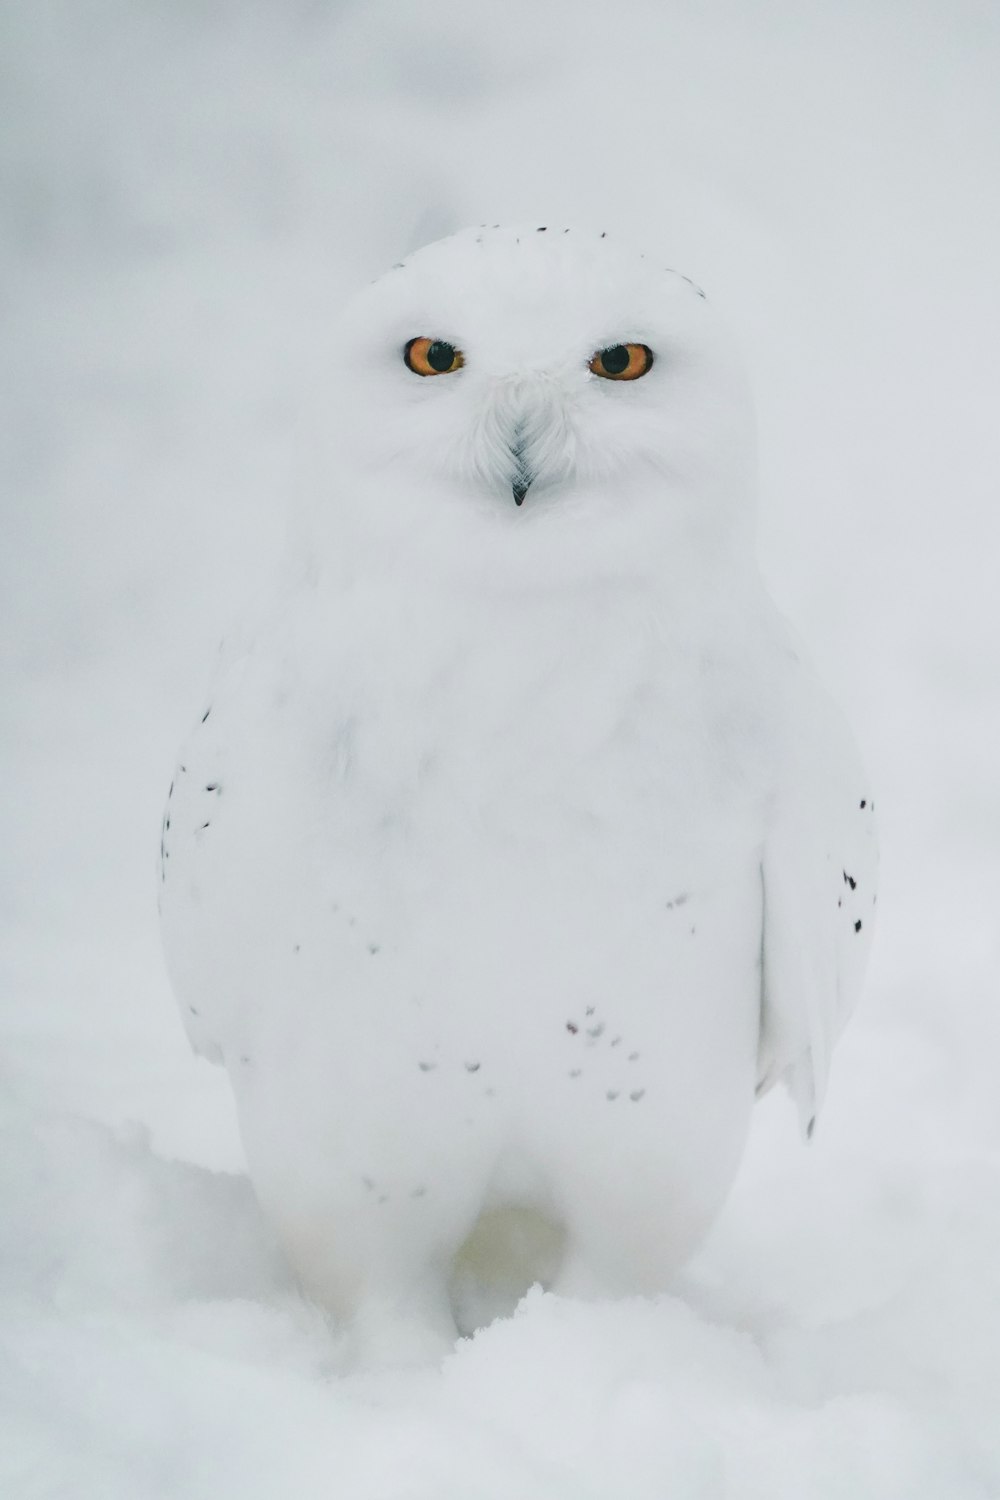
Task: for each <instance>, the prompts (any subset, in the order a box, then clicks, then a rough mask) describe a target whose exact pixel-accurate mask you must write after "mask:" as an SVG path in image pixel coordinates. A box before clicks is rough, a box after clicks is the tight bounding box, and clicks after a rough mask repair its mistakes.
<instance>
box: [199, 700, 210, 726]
mask: <svg viewBox="0 0 1000 1500" xmlns="http://www.w3.org/2000/svg"><path fill="white" fill-rule="evenodd" d="M211 712H212V709H211V705H209V707H208V708H206V710H205V712H204V713H203V714H202V716H201V722H202V723H203V724H204V722H205V720H206V719H207V718H208V716H209V714H210V713H211Z"/></svg>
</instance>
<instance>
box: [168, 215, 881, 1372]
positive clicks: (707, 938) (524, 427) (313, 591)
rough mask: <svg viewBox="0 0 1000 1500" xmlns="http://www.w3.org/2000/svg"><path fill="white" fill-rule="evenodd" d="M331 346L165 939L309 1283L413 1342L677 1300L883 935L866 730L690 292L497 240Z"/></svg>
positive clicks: (643, 274)
mask: <svg viewBox="0 0 1000 1500" xmlns="http://www.w3.org/2000/svg"><path fill="white" fill-rule="evenodd" d="M317 336H318V337H322V338H323V339H324V342H325V344H326V347H327V349H328V351H329V367H330V389H329V392H328V393H327V400H326V403H325V412H326V420H327V422H328V424H329V434H328V437H329V444H330V452H331V453H332V455H333V457H332V459H331V461H330V463H329V466H328V473H327V477H326V481H325V483H324V485H323V487H322V492H318V493H316V494H314V495H313V496H312V497H311V505H310V508H309V512H308V514H307V515H305V516H303V517H302V518H301V524H300V525H299V527H298V528H297V535H298V542H297V544H296V548H295V549H294V551H293V557H292V561H291V563H290V564H289V565H288V566H286V567H285V568H284V569H283V571H282V576H281V581H280V582H279V583H278V584H277V585H276V587H275V589H274V592H273V597H272V599H271V601H270V602H269V603H268V604H267V606H266V607H263V608H261V609H260V610H258V612H257V614H256V616H255V618H254V619H253V620H252V621H251V622H250V623H249V625H248V626H247V627H246V628H245V629H244V630H243V632H242V633H241V638H240V642H239V644H238V646H231V647H230V648H229V649H228V651H227V652H226V653H225V654H224V659H223V663H222V666H221V669H220V672H219V675H218V680H217V681H216V683H215V686H214V688H213V690H212V692H211V695H210V698H209V700H208V706H207V707H206V709H205V712H204V714H203V716H202V718H201V721H200V723H199V724H198V725H197V727H196V729H195V732H194V734H193V735H192V737H191V739H190V740H189V741H188V743H187V745H186V746H185V748H184V750H183V752H182V754H181V757H180V761H179V763H178V768H177V772H176V775H175V778H174V782H173V786H172V788H171V795H170V798H169V801H168V804H167V811H166V815H165V819H164V833H163V849H162V855H163V858H162V885H161V902H162V914H163V927H164V935H165V942H166V950H167V957H168V962H169V967H170V971H171V974H172V977H173V980H174V984H175V987H176V991H177V995H178V998H179V1001H180V1004H181V1009H182V1011H183V1014H184V1020H185V1022H186V1025H187V1028H188V1032H189V1034H190V1037H191V1041H192V1043H193V1045H194V1046H195V1048H196V1049H197V1050H198V1051H199V1052H202V1053H204V1054H206V1055H207V1056H209V1057H211V1058H213V1059H215V1060H217V1061H220V1062H222V1063H224V1064H225V1067H226V1068H227V1070H228V1073H229V1076H230V1079H231V1082H232V1085H233V1089H234V1091H235V1095H236V1101H237V1106H238V1111H239V1119H240V1125H241V1130H242V1134H243V1139H244V1142H245V1146H246V1153H247V1158H248V1162H249V1167H250V1172H251V1175H252V1178H253V1181H254V1185H255V1188H256V1191H257V1193H258V1196H259V1198H260V1201H261V1203H262V1205H263V1207H264V1209H265V1211H266V1212H267V1214H268V1215H269V1216H270V1218H271V1219H272V1221H273V1223H274V1225H275V1227H276V1229H277V1232H278V1234H279V1236H280V1239H281V1241H282V1243H283V1245H284V1248H285V1250H286V1252H287V1255H288V1257H289V1259H290V1261H291V1263H292V1265H293V1266H294V1267H295V1269H296V1271H297V1273H298V1275H299V1277H300V1279H301V1282H302V1284H303V1286H304V1287H305V1288H306V1289H307V1290H308V1292H309V1293H310V1294H311V1295H312V1296H313V1297H315V1298H316V1299H317V1300H318V1301H319V1302H320V1303H322V1304H323V1305H325V1306H326V1307H328V1308H329V1309H331V1310H332V1312H333V1313H334V1314H335V1315H336V1316H337V1317H338V1318H341V1319H343V1320H345V1322H346V1323H347V1324H348V1325H349V1326H351V1327H352V1328H353V1329H354V1330H355V1333H356V1334H357V1337H358V1340H359V1344H360V1346H361V1349H362V1352H363V1353H368V1354H371V1355H372V1357H375V1358H377V1357H381V1356H382V1355H384V1354H385V1353H386V1352H387V1351H388V1352H389V1353H391V1352H393V1350H394V1349H395V1345H394V1343H393V1340H394V1338H395V1337H396V1336H397V1335H399V1338H400V1347H403V1346H404V1345H406V1346H407V1347H408V1341H409V1340H410V1339H411V1337H413V1338H417V1337H422V1336H423V1334H424V1333H425V1332H426V1333H427V1335H428V1336H429V1337H434V1338H440V1336H441V1335H444V1336H445V1337H447V1338H452V1339H453V1338H454V1336H455V1332H456V1326H457V1327H458V1329H460V1330H463V1331H465V1330H468V1329H469V1328H471V1327H474V1326H476V1325H477V1324H478V1323H480V1322H482V1321H483V1320H485V1319H487V1318H488V1317H490V1316H491V1315H493V1314H494V1313H496V1312H498V1311H503V1310H505V1309H507V1308H509V1307H510V1306H512V1305H513V1304H514V1302H516V1300H517V1297H518V1296H519V1295H520V1294H521V1293H522V1292H523V1291H524V1290H525V1289H526V1288H527V1287H528V1286H529V1285H530V1284H531V1283H532V1282H534V1281H536V1280H540V1281H542V1282H543V1284H546V1285H552V1286H554V1287H555V1288H556V1289H561V1290H567V1291H571V1292H579V1293H582V1294H587V1293H594V1292H602V1293H608V1294H612V1295H614V1294H619V1293H628V1292H652V1291H656V1290H658V1289H662V1288H663V1287H664V1286H665V1285H666V1284H667V1282H668V1279H669V1278H670V1276H671V1274H672V1273H673V1272H674V1271H675V1270H676V1268H677V1267H678V1265H679V1264H680V1263H681V1262H682V1261H683V1260H684V1258H685V1257H686V1256H687V1255H688V1254H689V1253H690V1251H691V1250H692V1248H693V1247H694V1246H695V1245H696V1244H697V1242H698V1240H699V1238H700V1237H701V1236H702V1235H703V1234H704V1233H705V1231H706V1230H707V1228H708V1226H709V1225H710V1223H711V1222H712V1219H713V1216H714V1215H715V1214H716V1212H717V1211H718V1209H719V1207H720V1205H721V1203H722V1201H723V1199H724V1197H725V1195H726V1193H727V1190H728V1188H729V1186H730V1183H731V1181H732V1179H733V1176H734V1174H735V1172H736V1169H737V1166H738V1164H739V1161H740V1156H741V1152H742V1150H743V1146H744V1141H745V1138H746V1134H747V1130H748V1123H749V1118H750V1112H751V1108H752V1105H753V1101H754V1096H755V1094H759V1093H761V1091H762V1090H764V1089H766V1088H768V1087H769V1086H770V1085H771V1084H772V1083H773V1082H774V1081H775V1080H776V1079H778V1078H782V1077H783V1078H785V1079H786V1080H787V1081H788V1082H789V1083H790V1086H791V1088H792V1090H793V1092H794V1094H795V1096H796V1098H797V1100H798V1103H799V1107H800V1112H801V1117H802V1120H803V1123H804V1125H805V1126H806V1127H807V1128H811V1122H812V1120H813V1119H814V1117H815V1112H816V1109H817V1108H818V1106H819V1103H820V1101H821V1098H822V1094H823V1089H824V1084H825V1081H826V1076H827V1069H828V1065H829V1060H830V1051H831V1048H832V1046H833V1043H834V1041H835V1039H836V1036H837V1034H838V1032H839V1030H840V1028H841V1026H842V1024H843V1022H844V1020H845V1019H846V1017H847V1015H848V1014H849V1012H850V1010H851V1008H852V1006H853V1004H854V1001H855V998H856V995H857V991H858V988H859V984H860V981H861V975H862V970H863V967H864V960H865V954H866V950H867V947H868V942H869V937H870V933H871V928H872V917H873V905H874V902H875V869H876V853H875V841H874V830H873V818H872V813H873V807H872V803H871V796H870V792H869V788H868V785H867V782H866V780H865V777H864V775H863V772H862V770H861V768H860V766H859V763H858V759H857V755H856V752H855V749H854V746H853V743H852V740H851V737H850V734H849V731H848V729H847V728H846V726H845V724H844V723H843V721H842V719H841V717H840V715H839V713H838V712H837V710H836V709H835V708H834V707H833V705H832V704H831V703H830V702H829V701H828V699H827V697H826V695H825V693H824V692H823V690H822V688H821V687H820V686H819V685H818V683H817V682H816V680H815V679H814V677H813V675H812V674H811V672H810V670H809V668H808V667H807V666H806V665H805V664H804V663H803V661H802V660H801V658H800V655H799V653H798V651H797V649H796V647H795V645H794V643H793V641H792V639H791V637H790V635H789V632H788V629H787V627H786V626H785V624H784V623H783V621H782V619H781V618H780V616H779V615H778V614H777V612H776V610H775V608H774V606H773V605H772V604H771V602H770V600H769V599H768V597H767V595H766V594H765V592H764V588H763V585H762V583H761V580H760V577H759V574H758V571H757V567H756V564H755V560H754V550H753V536H752V522H753V508H754V461H753V440H752V422H751V416H750V411H749V403H748V399H747V396H746V392H745V388H744V382H743V379H742V377H741V375H740V372H739V370H738V368H737V366H736V364H735V362H734V360H733V358H732V356H731V354H730V351H729V348H728V345H727V342H726V340H725V338H724V337H723V335H722V334H721V333H720V331H719V330H718V328H717V326H716V324H715V322H714V319H713V316H712V313H711V310H710V309H709V307H708V306H707V304H706V301H705V299H704V297H703V295H702V293H701V292H700V291H699V290H698V289H697V288H696V287H694V286H693V285H692V283H690V282H689V281H688V280H686V279H685V278H684V277H682V276H680V275H677V274H676V273H674V272H672V271H668V270H664V269H662V268H661V267H659V266H658V265H656V264H655V263H654V262H652V261H650V260H648V259H645V258H643V257H642V256H638V255H636V254H634V253H630V252H626V251H625V250H623V249H621V248H619V247H617V246H616V245H614V244H613V243H612V242H611V241H609V240H608V239H606V238H605V236H604V235H600V236H597V235H589V236H581V235H579V234H577V233H575V232H574V233H570V232H569V231H567V230H561V229H559V230H557V229H554V228H539V229H534V228H532V229H529V230H521V231H516V230H506V229H501V228H493V229H482V230H470V231H466V232H463V233H462V234H459V235H455V236H454V237H452V238H450V239H447V240H443V241H441V242H439V243H437V244H434V245H431V246H429V247H427V248H426V249H424V250H421V251H420V252H419V253H417V254H416V255H414V256H413V257H411V258H410V259H409V260H408V261H406V263H405V264H403V265H401V266H398V267H397V268H396V269H395V270H393V271H391V272H390V273H389V274H388V275H386V276H384V277H383V278H381V279H380V280H379V281H377V282H375V283H374V284H373V285H372V286H370V287H368V288H367V290H366V291H364V292H363V293H362V294H361V296H360V297H359V298H358V299H357V300H356V301H355V302H354V304H353V305H352V307H351V308H350V309H349V311H348V313H347V315H346V317H345V319H344V322H343V324H342V326H341V327H340V328H339V329H337V330H336V331H334V332H329V331H328V332H325V333H324V332H320V333H318V334H317Z"/></svg>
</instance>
